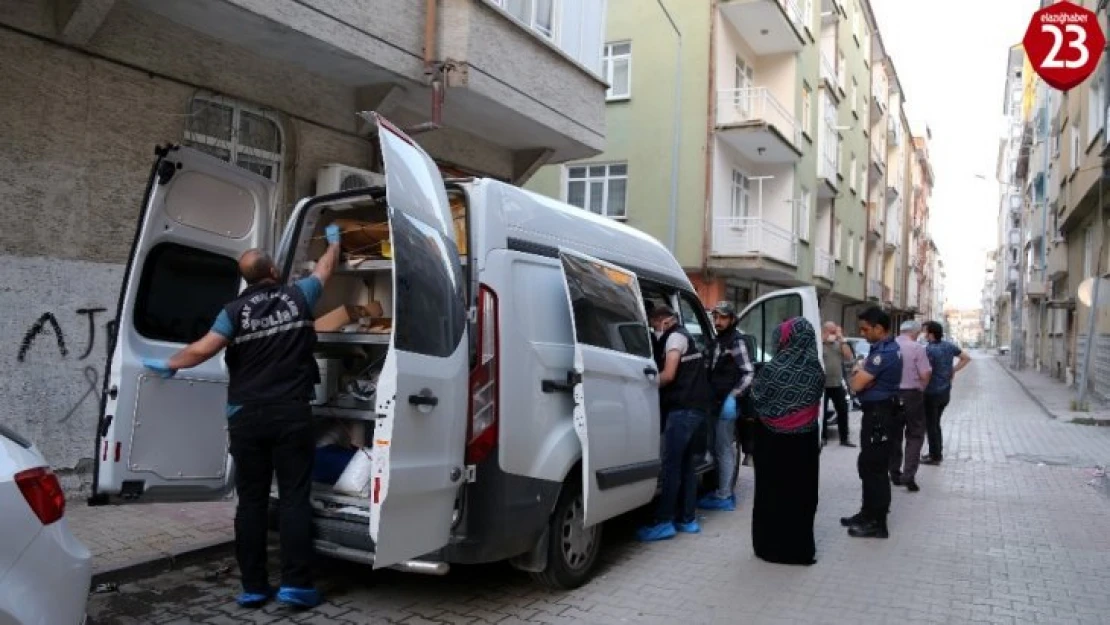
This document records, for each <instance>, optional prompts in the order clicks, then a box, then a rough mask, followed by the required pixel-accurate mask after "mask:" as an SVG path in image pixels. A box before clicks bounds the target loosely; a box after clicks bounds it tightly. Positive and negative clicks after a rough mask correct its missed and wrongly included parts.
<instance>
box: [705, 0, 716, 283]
mask: <svg viewBox="0 0 1110 625" xmlns="http://www.w3.org/2000/svg"><path fill="white" fill-rule="evenodd" d="M719 4H720V3H719V2H718V1H717V0H714V2H713V3H712V6H710V13H709V97H708V98H706V108H707V109H708V113H709V114H708V115H706V120H707V121H706V125H705V209H704V216H703V220H702V222H703V223H702V233H701V277H702V280H704V281H705V282H708V281H709V251H710V241H711V237H712V236H713V155H714V154H715V151H714V145H715V143H716V141H714V136H713V134H714V130H715V129H716V126H717V125H716V124H715V123H714V120H715V119H716V115H717V97H716V90H717V19H716V16H717V15H718V13H717V8H718V5H719Z"/></svg>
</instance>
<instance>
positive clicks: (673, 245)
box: [429, 0, 682, 254]
mask: <svg viewBox="0 0 1110 625" xmlns="http://www.w3.org/2000/svg"><path fill="white" fill-rule="evenodd" d="M430 1H431V0H429V2H430ZM655 1H656V2H657V3H658V4H659V8H660V9H663V15H666V16H667V21H668V22H670V23H671V28H673V29H674V34H675V37H677V38H678V41H677V44H676V46H675V76H674V137H673V138H672V139H671V141H672V142H673V145H672V147H671V208H670V213H671V214H670V228H669V231H668V233H667V243H668V247H669V248H670V250H671V253H672V254H677V251H678V250H677V245H678V159H679V154H680V150H679V146H680V144H681V143H682V31H681V30H679V29H678V24H675V22H674V18H672V17H671V12H670V11H668V10H667V7H666V6H665V5H664V4H663V0H655Z"/></svg>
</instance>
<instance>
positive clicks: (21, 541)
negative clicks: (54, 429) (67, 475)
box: [0, 425, 92, 625]
mask: <svg viewBox="0 0 1110 625" xmlns="http://www.w3.org/2000/svg"><path fill="white" fill-rule="evenodd" d="M91 578H92V554H90V553H89V550H88V549H87V548H85V546H84V545H82V544H81V542H80V541H78V540H77V538H75V537H74V536H73V534H72V533H71V532H70V531H69V526H68V525H66V519H65V495H64V494H63V493H62V487H61V485H60V484H59V483H58V478H57V477H56V476H55V475H54V473H53V471H51V470H50V467H49V466H48V465H47V463H46V460H45V459H44V458H43V457H42V454H40V453H39V452H38V450H37V449H36V448H35V446H34V445H32V444H31V442H30V441H28V440H26V439H24V438H23V437H21V436H19V435H18V434H16V433H14V432H12V431H11V430H9V429H7V428H5V427H4V426H3V425H0V625H81V624H82V623H85V622H86V621H87V619H86V616H85V603H86V602H87V601H88V596H89V583H90V581H91Z"/></svg>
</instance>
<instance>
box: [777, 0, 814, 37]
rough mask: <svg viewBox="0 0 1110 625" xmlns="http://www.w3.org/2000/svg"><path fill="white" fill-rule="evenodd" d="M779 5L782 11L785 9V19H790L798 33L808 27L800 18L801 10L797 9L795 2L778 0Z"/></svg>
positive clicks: (793, 0) (792, 0)
mask: <svg viewBox="0 0 1110 625" xmlns="http://www.w3.org/2000/svg"><path fill="white" fill-rule="evenodd" d="M779 4H781V5H782V8H783V9H786V15H787V17H789V18H790V21H791V22H793V23H794V27H795V28H797V29H798V30H799V31H801V30H802V28H805V27H806V26H809V24H806V23H805V20H804V19H803V18H802V10H801V9H800V8H799V7H798V3H797V2H795V0H779Z"/></svg>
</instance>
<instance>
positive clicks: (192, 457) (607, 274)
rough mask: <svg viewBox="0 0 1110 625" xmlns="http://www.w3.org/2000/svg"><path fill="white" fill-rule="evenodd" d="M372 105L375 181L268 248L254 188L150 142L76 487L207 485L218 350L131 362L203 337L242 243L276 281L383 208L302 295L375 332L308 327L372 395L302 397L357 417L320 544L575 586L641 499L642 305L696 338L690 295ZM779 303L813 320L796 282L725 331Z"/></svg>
mask: <svg viewBox="0 0 1110 625" xmlns="http://www.w3.org/2000/svg"><path fill="white" fill-rule="evenodd" d="M376 119H377V121H378V130H379V138H380V143H381V149H382V153H383V158H384V164H385V166H384V169H385V184H384V186H383V187H374V188H364V189H356V190H351V191H343V192H339V193H334V194H330V195H325V196H320V197H314V198H309V199H305V200H302V201H300V202H299V203H298V204H297V206H296V209H295V211H294V213H293V215H292V217H291V219H290V221H289V224H288V225H287V226H286V228H285V230H284V234H283V235H282V237H281V238H280V242H279V243H277V244H276V245H275V240H274V237H273V236H272V232H273V231H274V229H275V225H274V223H275V200H274V197H275V195H274V194H275V188H274V185H273V184H272V183H271V182H270V181H268V180H267V179H264V178H262V177H259V176H256V175H254V174H252V173H251V172H249V171H247V170H245V169H243V168H240V167H237V166H234V165H230V164H228V163H225V162H223V161H221V160H218V159H216V158H213V157H211V156H208V155H206V154H204V153H201V152H199V151H196V150H191V149H188V148H182V147H168V148H165V149H162V150H160V151H159V153H158V159H157V161H156V163H155V165H154V167H153V171H152V174H151V180H150V183H149V187H148V189H147V194H146V202H145V207H144V210H143V214H142V216H141V218H140V224H139V227H138V231H137V233H136V236H135V242H134V248H133V250H132V254H131V259H130V261H129V263H128V267H127V271H126V276H125V282H124V288H123V291H122V294H121V297H120V302H119V310H118V317H117V318H118V320H119V330H118V335H117V338H116V340H115V345H114V348H113V353H112V356H111V359H110V362H109V368H108V374H107V375H106V376H105V377H106V380H105V393H104V400H103V411H102V417H101V419H100V422H99V424H98V428H97V453H96V459H97V470H96V473H95V476H94V483H93V491H94V493H93V501H94V502H97V501H99V502H106V501H113V502H120V503H131V502H149V501H200V500H212V499H219V498H221V497H224V496H226V495H227V494H228V493H229V492H230V491H231V488H232V483H233V480H232V479H231V478H232V472H233V467H232V465H231V461H230V458H229V456H228V443H227V436H226V424H227V421H226V419H227V417H226V416H225V406H224V404H225V401H226V390H227V379H228V377H227V372H226V370H225V366H224V363H223V361H222V359H220V358H215V359H212V360H210V361H209V362H206V363H204V364H203V365H201V366H199V367H196V368H194V369H189V370H185V371H181V372H179V373H178V375H177V376H176V377H174V378H172V379H161V378H159V377H157V376H155V375H151V374H149V373H148V372H146V371H144V369H143V366H142V359H143V358H148V357H149V358H165V357H168V356H169V355H170V354H171V353H173V352H174V351H176V350H178V349H180V348H181V347H182V345H183V344H186V343H188V342H190V341H192V340H194V339H196V338H198V337H199V336H201V335H203V334H204V332H206V331H207V330H208V327H209V324H210V323H211V321H212V319H213V318H214V317H215V314H216V312H217V311H218V310H219V309H220V307H221V306H222V305H223V304H225V303H226V302H228V301H230V300H232V299H234V298H235V297H236V295H237V294H238V292H239V291H240V289H241V287H242V285H241V283H240V280H239V277H238V273H237V259H238V257H239V255H240V254H242V253H243V252H244V251H246V250H247V249H249V248H252V247H262V248H268V249H273V250H274V256H275V258H276V259H277V261H278V263H279V267H281V268H282V270H283V275H284V277H285V279H288V280H294V279H296V278H298V277H299V276H301V275H303V274H304V273H305V272H308V271H310V270H311V267H312V262H313V261H314V260H315V259H316V258H318V257H319V255H320V254H321V253H322V252H323V250H324V248H325V243H324V241H323V237H322V231H323V228H324V227H325V226H326V225H327V224H329V223H331V222H332V221H333V220H335V219H350V220H361V221H363V222H365V223H376V224H388V234H389V236H388V238H387V239H385V244H384V245H383V246H382V249H381V250H379V251H378V252H379V253H378V255H377V256H376V257H374V258H368V259H361V258H353V257H352V256H351V255H348V256H347V258H346V260H345V261H344V262H343V263H341V266H340V268H339V269H338V270H337V271H336V275H335V276H334V277H333V278H332V280H331V281H329V283H328V285H327V287H326V289H325V292H324V295H323V297H322V298H321V301H320V303H319V305H318V308H317V310H316V311H315V312H316V315H317V318H318V319H319V318H320V317H321V316H322V315H325V314H326V313H328V312H332V311H336V310H339V311H341V312H340V315H342V311H343V310H344V308H343V307H344V306H348V305H367V304H369V303H371V302H375V303H376V304H375V306H374V307H376V306H377V305H380V307H381V309H382V312H379V313H377V314H379V315H381V316H383V317H387V319H384V320H383V319H379V320H377V321H376V322H379V327H387V328H388V330H387V331H385V332H382V331H380V330H379V331H377V332H375V331H373V330H371V331H364V330H365V328H364V327H361V326H358V324H357V323H356V324H353V325H354V326H355V327H354V328H353V329H354V330H355V331H352V332H347V331H320V332H319V333H318V346H317V350H318V352H319V354H320V359H321V362H324V363H325V364H326V365H327V366H328V367H331V369H329V370H328V371H325V372H324V373H325V375H323V376H322V377H323V378H330V377H332V376H333V374H334V375H338V376H340V377H348V378H350V377H351V376H356V377H357V376H359V375H363V374H366V375H369V376H372V378H373V380H372V384H370V383H365V384H363V385H362V386H361V387H360V388H361V390H362V392H363V393H368V392H372V393H373V400H372V403H366V401H365V400H367V397H365V396H363V397H362V398H361V399H362V400H363V403H362V404H359V403H358V402H357V401H356V402H355V403H354V404H352V403H350V401H348V402H347V403H345V404H340V403H337V402H333V401H331V399H330V397H328V396H326V395H327V391H326V389H325V392H324V395H325V396H324V397H318V398H317V401H316V402H315V403H316V404H317V405H315V407H314V411H316V413H317V415H318V417H320V420H321V423H325V422H327V423H333V424H334V423H340V424H345V425H356V426H359V425H360V424H361V426H360V427H354V428H350V429H349V430H348V431H355V432H359V431H363V432H365V440H362V441H358V443H361V444H364V445H365V448H367V449H369V450H370V452H369V453H370V458H371V477H370V479H369V481H368V482H367V486H366V490H365V491H364V492H363V493H355V494H353V495H352V494H350V493H341V492H337V491H336V490H335V489H334V488H333V487H331V486H328V485H326V484H317V485H315V486H314V492H313V496H312V497H313V505H314V508H315V516H316V532H317V536H316V538H317V547H318V549H319V550H320V551H321V552H323V553H327V554H330V555H332V556H335V557H338V558H344V559H348V560H354V561H358V562H364V563H369V564H372V565H373V566H374V567H375V568H381V567H395V568H401V569H404V570H410V571H416V572H425V573H443V572H445V571H446V570H447V567H448V563H452V562H456V563H477V562H492V561H498V560H506V559H509V560H511V561H512V563H513V564H514V565H515V566H516V567H518V568H519V569H522V570H525V571H530V572H532V573H534V574H535V575H536V576H537V577H538V578H539V579H540V580H542V581H544V582H546V583H548V584H550V585H553V586H557V587H563V588H569V587H574V586H577V585H580V584H582V583H583V582H585V581H586V580H587V579H588V577H589V574H590V572H591V570H592V569H593V566H594V564H595V562H596V560H597V556H598V553H599V548H600V541H601V528H602V523H603V522H604V521H606V520H608V519H611V518H613V517H615V516H617V515H620V514H623V513H625V512H628V511H630V510H634V509H636V508H639V507H641V506H643V505H644V504H647V503H649V502H650V501H651V499H652V498H653V496H654V495H655V493H656V485H657V478H658V473H659V467H660V457H659V450H660V437H659V429H660V425H659V423H660V422H659V396H658V388H657V368H656V364H655V361H654V359H653V357H652V350H651V340H650V336H649V332H648V328H647V320H646V314H645V310H646V308H645V304H647V305H651V304H653V303H664V302H665V303H667V304H669V305H671V306H672V307H674V309H675V310H677V311H679V313H680V314H681V316H682V322H683V323H684V324H686V327H687V328H694V329H696V330H700V339H701V340H708V339H710V338H711V336H712V326H711V324H710V323H709V319H708V317H707V316H706V313H705V308H704V306H703V305H702V304H701V302H700V301H699V300H698V298H697V296H696V294H695V291H694V288H693V286H692V285H691V283H690V281H689V280H688V279H687V277H686V274H685V273H684V272H683V270H682V268H681V267H680V266H679V264H678V263H677V261H676V260H675V259H674V257H673V256H672V255H671V254H670V253H669V252H668V251H667V249H666V248H664V247H663V246H662V245H661V244H660V243H659V242H658V241H656V240H655V239H653V238H651V237H649V236H647V235H645V234H643V233H641V232H639V231H637V230H634V229H632V228H629V227H626V226H624V225H622V224H620V223H617V222H614V221H611V220H608V219H604V218H601V217H598V216H595V215H593V214H591V213H589V212H586V211H582V210H580V209H577V208H573V207H570V206H567V205H565V204H562V203H560V202H557V201H555V200H552V199H549V198H546V197H542V196H539V195H536V194H534V193H530V192H528V191H524V190H522V189H519V188H516V187H513V186H510V185H507V184H503V183H500V182H497V181H492V180H484V179H478V180H474V179H467V180H458V181H447V182H446V183H445V182H444V180H443V179H442V178H441V177H440V174H439V171H438V169H437V168H436V166H435V165H434V163H433V162H432V160H431V159H430V158H429V157H428V156H427V155H426V154H425V153H424V152H423V151H422V150H421V149H420V148H419V147H418V146H417V145H416V144H415V143H414V142H413V141H412V140H411V139H409V138H408V137H406V136H405V135H404V134H403V133H401V132H400V131H398V130H397V129H396V128H394V127H393V126H392V125H391V124H389V123H388V122H387V121H385V120H384V119H380V118H376ZM387 250H388V251H387ZM796 315H805V316H806V317H807V318H808V319H810V321H811V322H813V323H815V325H816V324H817V322H818V315H817V299H816V293H815V292H814V290H813V289H812V288H808V287H807V288H801V289H790V290H786V291H780V292H777V293H773V294H771V295H768V296H765V297H763V298H761V299H760V300H758V301H756V302H755V303H753V304H752V305H751V306H749V307H748V308H747V309H745V311H744V312H743V314H742V315H741V324H742V327H743V328H744V330H745V331H746V332H749V333H751V334H753V335H754V336H755V337H756V341H757V343H758V344H759V346H760V348H759V349H758V350H757V352H758V353H759V354H761V357H765V356H763V355H764V354H765V353H766V354H767V355H768V356H769V352H771V351H773V346H771V345H770V333H771V331H772V330H773V325H774V324H775V323H777V322H778V321H781V319H782V318H786V317H790V316H796ZM383 324H384V326H383ZM371 325H373V323H372V324H371ZM317 329H318V330H320V328H319V326H318V328H317ZM351 329H352V328H351V325H348V326H347V327H344V328H343V330H351ZM329 330H330V329H329ZM695 334H699V332H695ZM367 372H369V373H367ZM356 381H358V380H356ZM363 382H366V381H363ZM322 384H323V385H325V386H327V385H328V384H330V382H327V383H324V382H322ZM347 399H348V400H350V398H349V397H348V398H347Z"/></svg>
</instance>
